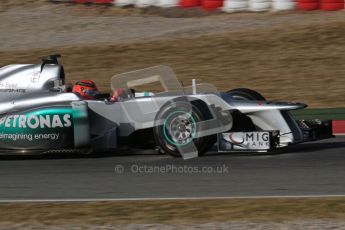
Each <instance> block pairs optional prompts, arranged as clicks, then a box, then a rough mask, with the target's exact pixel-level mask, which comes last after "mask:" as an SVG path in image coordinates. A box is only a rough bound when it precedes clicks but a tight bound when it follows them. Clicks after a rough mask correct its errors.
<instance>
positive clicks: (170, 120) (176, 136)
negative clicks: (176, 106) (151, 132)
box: [163, 111, 196, 146]
mask: <svg viewBox="0 0 345 230" xmlns="http://www.w3.org/2000/svg"><path fill="white" fill-rule="evenodd" d="M163 132H164V137H165V139H166V140H167V141H168V142H169V143H170V144H173V145H176V146H184V145H187V144H189V143H191V142H192V141H193V139H194V137H195V133H196V122H195V119H194V118H193V116H192V114H191V113H188V112H186V111H175V112H173V113H171V114H169V116H168V117H167V118H166V119H165V121H164V125H163Z"/></svg>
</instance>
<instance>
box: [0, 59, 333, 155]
mask: <svg viewBox="0 0 345 230" xmlns="http://www.w3.org/2000/svg"><path fill="white" fill-rule="evenodd" d="M59 57H60V55H50V56H48V57H46V58H44V59H42V63H39V64H21V65H18V64H16V65H8V66H5V67H2V68H0V114H1V115H0V154H31V153H34V152H39V153H50V152H66V151H67V152H82V153H90V152H109V151H110V152H116V151H117V150H118V149H119V148H121V147H123V146H127V147H149V148H158V149H159V151H160V152H162V153H167V154H170V155H172V156H182V157H183V158H185V159H187V158H192V157H196V156H200V155H203V154H205V153H206V152H207V151H209V150H210V149H211V148H215V147H214V146H216V147H217V148H218V151H224V152H232V151H250V152H257V151H271V150H276V149H278V148H283V147H287V146H289V145H291V144H297V143H301V142H305V141H312V140H316V139H322V138H329V137H331V136H332V133H331V130H332V129H331V125H330V123H328V122H321V121H318V120H313V121H296V120H295V119H294V118H293V116H292V115H291V113H290V111H291V110H296V109H303V108H305V107H306V105H305V104H301V103H287V102H275V101H267V100H266V99H265V98H264V97H263V96H262V95H260V94H259V93H258V92H256V91H253V90H250V89H244V88H241V89H233V90H230V91H228V92H218V91H217V89H216V87H214V86H213V85H211V84H197V83H196V82H195V81H194V80H193V82H192V85H191V86H189V87H184V86H182V85H181V83H180V81H179V80H178V79H177V78H176V76H175V74H174V72H173V71H172V70H171V68H169V67H167V66H155V67H151V68H146V69H142V70H138V71H133V72H129V73H124V74H119V75H115V76H113V77H112V79H111V88H112V93H111V94H104V93H99V92H98V91H97V90H93V91H92V94H93V95H92V97H85V96H83V95H81V93H82V92H89V91H90V90H89V91H88V90H85V89H87V87H88V84H89V83H88V82H79V84H77V85H78V86H79V88H78V89H79V91H73V88H74V86H73V87H71V86H69V85H68V84H66V83H65V72H64V68H63V66H62V65H61V64H59V63H58V58H59ZM150 84H156V85H159V87H160V88H161V91H159V92H147V91H141V92H139V91H138V89H141V88H142V87H144V86H145V85H150ZM90 92H91V91H90Z"/></svg>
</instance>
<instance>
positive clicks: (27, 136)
mask: <svg viewBox="0 0 345 230" xmlns="http://www.w3.org/2000/svg"><path fill="white" fill-rule="evenodd" d="M72 114H73V110H72V109H70V108H66V107H56V108H44V109H38V110H33V111H27V112H25V113H22V114H11V115H5V116H2V117H0V148H5V149H49V148H63V147H67V146H73V143H74V129H73V124H74V119H73V115H72Z"/></svg>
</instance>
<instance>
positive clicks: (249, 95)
mask: <svg viewBox="0 0 345 230" xmlns="http://www.w3.org/2000/svg"><path fill="white" fill-rule="evenodd" d="M227 93H228V94H229V95H231V96H232V97H233V98H235V99H237V100H245V101H266V99H265V97H264V96H262V95H261V94H260V93H258V92H257V91H255V90H252V89H247V88H238V89H232V90H229V91H228V92H227Z"/></svg>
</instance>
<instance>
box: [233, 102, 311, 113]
mask: <svg viewBox="0 0 345 230" xmlns="http://www.w3.org/2000/svg"><path fill="white" fill-rule="evenodd" d="M229 104H230V105H231V106H233V107H234V108H236V109H238V110H239V111H241V112H242V113H252V112H259V111H267V110H296V109H303V108H305V107H307V105H306V104H303V103H293V102H278V101H240V100H234V101H231V102H230V103H229Z"/></svg>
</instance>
